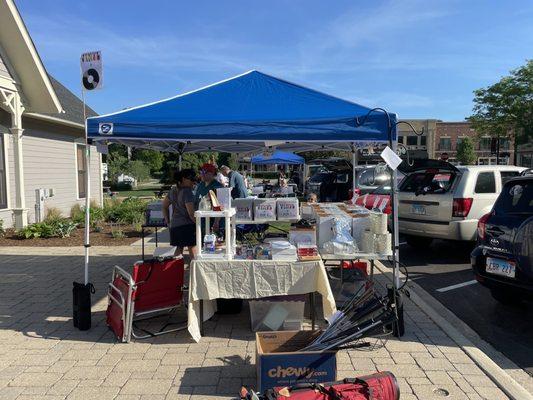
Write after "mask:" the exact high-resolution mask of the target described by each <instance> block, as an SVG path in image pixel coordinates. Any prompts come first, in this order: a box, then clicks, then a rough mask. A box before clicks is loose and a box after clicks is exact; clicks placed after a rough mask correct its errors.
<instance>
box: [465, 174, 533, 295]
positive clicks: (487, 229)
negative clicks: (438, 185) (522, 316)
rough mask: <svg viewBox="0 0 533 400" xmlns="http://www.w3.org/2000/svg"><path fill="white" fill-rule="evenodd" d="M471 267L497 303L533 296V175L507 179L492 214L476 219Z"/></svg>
mask: <svg viewBox="0 0 533 400" xmlns="http://www.w3.org/2000/svg"><path fill="white" fill-rule="evenodd" d="M471 264H472V269H473V270H474V274H475V276H476V279H477V280H478V282H479V283H481V284H482V285H483V286H486V287H488V288H489V289H490V290H491V293H492V296H493V297H494V298H495V299H496V300H498V301H499V302H501V303H504V304H515V303H517V302H518V301H520V300H521V299H523V298H532V297H533V175H524V176H521V177H518V178H514V179H511V180H509V181H508V182H507V183H506V184H505V185H504V186H503V189H502V191H501V193H500V195H499V197H498V199H497V200H496V203H495V204H494V207H493V208H492V211H491V212H490V213H488V214H485V215H484V216H483V217H481V218H480V219H479V223H478V235H477V247H476V248H475V249H474V251H473V252H472V254H471Z"/></svg>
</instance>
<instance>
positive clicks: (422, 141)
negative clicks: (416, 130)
mask: <svg viewBox="0 0 533 400" xmlns="http://www.w3.org/2000/svg"><path fill="white" fill-rule="evenodd" d="M426 145H427V136H420V146H426Z"/></svg>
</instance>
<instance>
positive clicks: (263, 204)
mask: <svg viewBox="0 0 533 400" xmlns="http://www.w3.org/2000/svg"><path fill="white" fill-rule="evenodd" d="M254 220H255V221H265V222H266V221H275V220H276V199H254Z"/></svg>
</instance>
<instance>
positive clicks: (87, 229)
mask: <svg viewBox="0 0 533 400" xmlns="http://www.w3.org/2000/svg"><path fill="white" fill-rule="evenodd" d="M90 224H91V146H90V145H89V144H86V145H85V242H84V247H85V275H84V276H85V279H84V281H85V284H86V285H87V284H88V283H89V247H90V238H89V234H90Z"/></svg>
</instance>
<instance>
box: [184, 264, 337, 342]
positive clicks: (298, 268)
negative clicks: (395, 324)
mask: <svg viewBox="0 0 533 400" xmlns="http://www.w3.org/2000/svg"><path fill="white" fill-rule="evenodd" d="M314 292H318V293H320V294H321V295H322V305H323V310H324V317H329V316H331V315H332V314H333V313H334V312H335V311H336V308H335V299H334V298H333V293H332V292H331V288H330V286H329V281H328V277H327V275H326V270H325V268H324V264H323V263H322V261H306V262H289V261H274V260H232V261H226V260H216V261H215V260H193V261H192V262H191V270H190V280H189V309H188V329H189V332H190V334H191V335H192V337H193V339H194V340H195V341H196V342H198V341H200V337H201V336H200V324H199V319H200V300H203V301H204V321H205V320H208V319H209V318H211V317H212V316H213V314H214V313H215V311H216V302H215V301H214V300H215V299H217V298H224V299H257V298H261V297H269V296H280V295H290V294H306V293H314Z"/></svg>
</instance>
